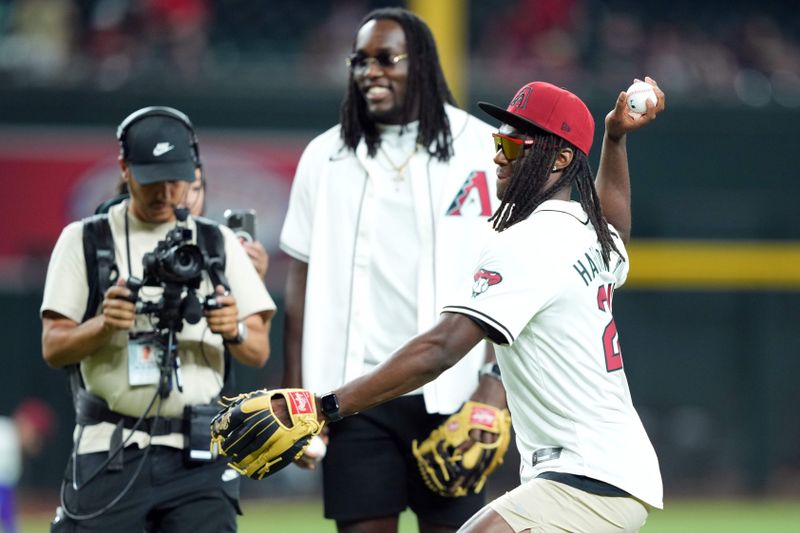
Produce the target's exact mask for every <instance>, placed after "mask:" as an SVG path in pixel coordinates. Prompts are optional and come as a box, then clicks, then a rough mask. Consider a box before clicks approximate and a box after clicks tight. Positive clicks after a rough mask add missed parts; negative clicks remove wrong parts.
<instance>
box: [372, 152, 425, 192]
mask: <svg viewBox="0 0 800 533" xmlns="http://www.w3.org/2000/svg"><path fill="white" fill-rule="evenodd" d="M419 147H420V145H419V143H417V144H415V145H414V150H413V151H412V152H411V153H410V154H409V156H408V157H407V158H406V160H405V161H403V162H402V164H400V165H396V164H395V163H394V161H392V158H391V157H389V154H387V153H386V150H384V149H383V145H381V146H379V147H378V150H380V151H381V153H382V154H383V157H385V158H386V161H388V162H389V166H391V167H392V169H394V172H395V175H394V178H393V179H394V181H395V183H398V182H401V181H403V179H404V174H405V172H406V168H407V167H408V164H409V163H410V162H411V158H412V157H414V154H416V153H417V150H419Z"/></svg>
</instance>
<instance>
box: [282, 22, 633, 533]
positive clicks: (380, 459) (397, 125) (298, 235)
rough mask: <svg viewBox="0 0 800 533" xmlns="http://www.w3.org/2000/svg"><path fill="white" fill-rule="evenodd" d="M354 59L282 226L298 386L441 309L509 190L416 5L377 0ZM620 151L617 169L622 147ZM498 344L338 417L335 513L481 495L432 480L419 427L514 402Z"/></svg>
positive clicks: (434, 525)
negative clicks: (450, 492) (415, 447)
mask: <svg viewBox="0 0 800 533" xmlns="http://www.w3.org/2000/svg"><path fill="white" fill-rule="evenodd" d="M348 65H349V67H350V80H349V84H348V90H347V94H346V95H345V98H344V101H343V103H342V108H341V121H340V124H339V125H337V126H336V127H334V128H332V129H331V130H329V131H327V132H325V133H323V134H322V135H320V136H319V137H317V138H316V139H314V140H313V141H312V142H311V143H310V144H309V146H308V147H307V148H306V150H305V152H304V153H303V156H302V158H301V160H300V163H299V165H298V169H297V174H296V176H295V181H294V184H293V186H292V194H291V198H290V203H289V210H288V213H287V217H286V222H285V224H284V227H283V231H282V234H281V247H282V249H283V250H284V251H285V252H286V253H287V254H288V255H289V256H290V257H291V258H292V259H291V261H290V266H289V273H288V279H287V288H286V329H285V347H286V350H285V367H284V368H285V371H284V386H286V387H300V386H302V387H306V388H309V389H311V390H314V391H316V392H319V393H324V392H327V391H330V390H333V389H335V388H337V387H339V386H341V385H342V384H343V383H345V382H347V381H350V380H353V379H356V378H358V377H360V376H363V375H364V374H367V373H368V372H370V371H371V370H373V369H374V368H376V367H378V366H379V365H380V364H382V363H383V362H385V361H386V359H387V358H388V357H389V354H391V353H392V352H393V351H394V350H395V349H396V348H397V347H398V346H401V345H402V344H403V343H404V342H405V341H406V339H408V338H411V337H413V336H415V335H417V334H419V333H421V332H423V331H426V330H428V329H430V328H431V327H433V326H434V325H435V323H436V319H437V315H438V312H439V311H440V310H441V307H442V305H443V304H445V303H447V302H449V301H452V300H453V298H454V295H456V294H458V289H459V287H460V283H461V281H462V280H463V279H465V278H471V277H472V274H473V273H472V270H471V269H472V267H473V266H474V264H475V262H476V261H477V260H478V257H479V252H480V250H481V248H482V245H483V243H484V241H485V237H488V235H489V234H490V233H491V230H490V228H489V226H488V224H486V221H487V219H488V218H489V216H490V215H491V214H492V213H493V212H494V211H495V210H496V209H497V208H498V206H499V202H498V201H497V200H496V191H495V180H493V179H489V176H490V175H491V174H490V173H491V172H493V169H492V168H491V163H490V161H491V158H492V157H493V153H494V152H492V151H490V150H489V149H488V146H489V145H488V143H487V142H486V141H487V139H488V138H489V135H491V133H492V131H493V129H492V128H491V127H490V126H489V125H487V124H486V123H484V122H482V121H480V120H478V119H477V118H475V117H473V116H471V115H469V114H467V113H465V112H463V111H461V110H459V109H457V108H456V107H455V106H454V105H453V98H452V96H451V94H450V91H449V89H448V88H447V85H446V83H445V80H444V75H443V73H442V70H441V67H440V64H439V60H438V55H437V52H436V45H435V42H434V40H433V37H432V35H431V32H430V30H429V29H428V27H427V26H426V25H425V23H424V22H423V21H421V20H420V19H419V18H418V17H416V16H415V15H413V14H412V13H410V12H409V11H406V10H403V9H397V8H390V9H380V10H376V11H373V12H372V13H370V14H368V15H367V16H366V17H365V19H364V20H363V21H362V23H361V25H360V27H359V30H358V32H357V35H356V38H355V40H354V44H353V53H352V54H351V56H350V57H349V58H348ZM622 162H623V163H625V164H626V161H625V158H624V157H623V158H622ZM608 164H609V166H610V167H611V171H614V172H616V171H617V167H618V166H619V158H617V159H614V158H610V159H608ZM602 165H603V163H602V162H601V167H602ZM624 170H625V173H627V167H626V166H625V167H624ZM611 171H610V172H609V173H608V174H613V172H611ZM623 196H624V194H623ZM604 200H605V198H604ZM623 203H624V202H623ZM462 316H463V315H462ZM487 346H488V343H484V342H480V339H479V340H476V341H475V342H474V343H473V344H472V345H471V346H470V349H469V350H467V352H468V353H466V355H464V353H462V354H461V355H463V357H462V358H460V361H459V362H458V364H453V365H450V366H451V368H449V369H448V370H447V371H446V372H442V373H441V375H439V376H438V377H437V379H435V380H428V381H430V383H425V384H423V383H420V384H419V386H418V387H414V388H412V389H410V390H406V391H404V393H405V395H404V396H402V397H400V398H397V399H395V400H392V401H390V402H387V403H385V404H384V405H381V406H379V407H376V408H374V409H370V410H369V411H366V412H364V411H363V410H362V412H361V413H360V414H358V415H357V416H353V417H350V418H348V419H347V420H345V421H342V422H341V423H337V424H333V425H331V426H330V434H329V438H330V440H329V446H328V451H327V455H326V456H325V459H324V461H323V484H324V503H325V515H326V517H328V518H332V519H335V520H336V522H337V526H338V529H339V531H343V532H349V531H359V532H368V533H369V532H380V533H384V532H391V531H395V530H396V529H397V519H398V515H399V513H400V512H401V511H403V510H404V509H406V508H407V507H410V508H411V509H412V510H413V511H414V512H415V513H416V514H417V518H418V521H419V528H420V531H423V532H439V531H441V532H444V531H453V530H455V529H456V528H457V527H458V525H460V524H462V523H464V521H465V520H466V519H467V518H469V517H470V516H472V515H473V514H474V513H475V512H477V511H478V510H479V509H480V508H481V506H482V505H483V502H484V494H483V492H480V493H478V494H474V493H470V494H469V495H466V496H463V497H459V498H447V497H443V496H440V495H438V494H436V493H435V492H433V491H431V490H428V488H426V486H425V485H424V483H423V480H422V478H421V476H420V474H419V472H418V471H417V465H416V463H415V462H414V459H413V456H412V451H411V450H412V444H411V443H412V441H413V440H415V439H418V440H422V439H424V438H426V437H427V436H428V434H430V432H431V431H432V430H433V429H435V428H437V427H438V426H439V425H440V424H442V423H443V422H444V421H445V420H446V419H447V415H449V414H451V413H454V412H456V411H458V410H459V408H460V407H461V405H462V404H463V403H464V402H465V401H466V400H474V401H478V402H481V403H485V404H489V405H492V406H497V407H500V408H502V407H505V405H506V402H505V392H504V390H503V388H502V385H501V383H500V381H499V379H496V377H497V376H496V374H493V372H492V371H491V370H488V369H493V368H496V365H489V366H488V367H487V366H486V364H485V363H486V361H487V360H488V361H493V360H494V351H493V350H492V349H491V348H487ZM481 369H487V370H483V371H482V372H481V374H480V378H479V370H481ZM440 370H441V369H440ZM475 438H480V439H482V440H483V439H485V438H487V436H486V435H483V434H478V435H475Z"/></svg>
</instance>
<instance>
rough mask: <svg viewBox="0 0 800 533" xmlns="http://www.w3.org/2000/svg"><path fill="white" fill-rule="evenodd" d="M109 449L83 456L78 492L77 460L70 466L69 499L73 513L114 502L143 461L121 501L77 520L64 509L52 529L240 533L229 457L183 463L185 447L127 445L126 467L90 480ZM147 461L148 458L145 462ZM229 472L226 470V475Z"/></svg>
mask: <svg viewBox="0 0 800 533" xmlns="http://www.w3.org/2000/svg"><path fill="white" fill-rule="evenodd" d="M106 457H107V454H106V453H91V454H85V455H79V456H78V468H77V477H78V481H79V483H80V484H83V483H86V484H85V485H84V486H82V487H80V489H79V490H78V491H75V490H74V488H73V484H72V481H73V471H72V460H70V462H69V464H68V465H67V472H66V476H65V487H64V503H65V504H66V507H67V509H68V510H69V512H70V513H72V514H91V513H94V512H95V511H97V510H99V509H101V508H103V507H104V506H106V505H107V504H108V503H109V502H111V501H112V500H113V499H114V498H115V497H116V496H117V495H118V494H120V492H121V491H122V490H123V489H124V488H125V487H126V486H127V485H128V483H129V482H130V481H131V479H132V478H133V476H134V473H135V472H136V469H137V467H138V466H139V465H140V464H141V465H142V469H141V471H140V472H139V475H138V476H137V477H136V479H135V480H134V481H133V484H132V485H131V488H130V489H129V490H128V492H127V493H126V494H125V496H123V497H122V498H121V499H120V501H119V502H117V503H116V504H115V505H113V506H112V507H111V508H110V509H109V510H107V511H106V512H104V513H103V514H102V515H100V516H99V517H97V518H93V519H89V520H73V519H71V518H69V517H68V516H66V515H64V513H63V511H62V510H61V509H59V512H58V515H57V516H56V519H55V520H54V522H53V525H52V526H51V532H59V533H73V532H90V531H91V532H109V531H114V532H115V533H126V532H130V533H142V532H145V531H146V532H159V533H162V532H163V533H167V532H168V533H203V532H206V531H207V532H214V533H216V532H235V531H236V513H237V512H238V510H239V480H240V478H239V476H238V475H235V476H234V475H232V474H233V473H234V472H232V471H227V472H226V468H227V466H226V465H227V462H226V461H223V460H218V461H215V462H213V463H194V464H192V465H190V466H187V465H186V464H184V459H183V452H182V450H177V449H174V448H170V447H166V446H152V447H151V449H150V452H149V454H148V455H147V456H146V457H145V450H140V449H138V448H137V447H136V446H132V447H129V448H126V449H125V452H124V459H125V461H124V468H123V469H122V470H121V471H116V472H110V471H108V470H107V469H104V470H103V471H102V472H101V473H100V474H99V475H98V477H97V478H96V479H94V480H93V481H90V482H88V483H87V482H86V480H87V478H88V477H89V476H90V475H91V473H93V472H94V471H95V470H96V469H97V467H98V465H100V464H102V462H103V461H104V460H105V459H106ZM142 461H144V463H143V464H142ZM223 474H224V475H223Z"/></svg>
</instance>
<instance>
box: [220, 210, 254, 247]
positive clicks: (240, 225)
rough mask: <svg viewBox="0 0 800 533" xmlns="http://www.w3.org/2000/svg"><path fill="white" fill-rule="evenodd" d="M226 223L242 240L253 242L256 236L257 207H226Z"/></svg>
mask: <svg viewBox="0 0 800 533" xmlns="http://www.w3.org/2000/svg"><path fill="white" fill-rule="evenodd" d="M225 224H226V225H227V226H228V227H229V228H231V229H232V230H233V232H234V233H235V234H236V236H237V237H239V240H240V241H242V242H253V241H254V240H255V238H256V210H255V209H226V210H225Z"/></svg>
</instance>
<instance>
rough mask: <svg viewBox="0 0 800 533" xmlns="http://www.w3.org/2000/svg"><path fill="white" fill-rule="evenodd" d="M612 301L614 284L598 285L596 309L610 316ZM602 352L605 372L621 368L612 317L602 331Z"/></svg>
mask: <svg viewBox="0 0 800 533" xmlns="http://www.w3.org/2000/svg"><path fill="white" fill-rule="evenodd" d="M613 300H614V284H613V283H609V284H608V285H600V288H598V289H597V308H598V309H600V310H601V311H603V312H605V313H608V314H609V315H610V314H611V304H612V302H613ZM603 352H604V353H605V355H606V370H607V371H608V372H614V371H615V370H619V369H620V368H622V349H621V348H620V347H619V337H618V335H617V323H616V322H614V317H613V316H612V317H611V322H609V323H608V324H607V325H606V329H605V330H603Z"/></svg>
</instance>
